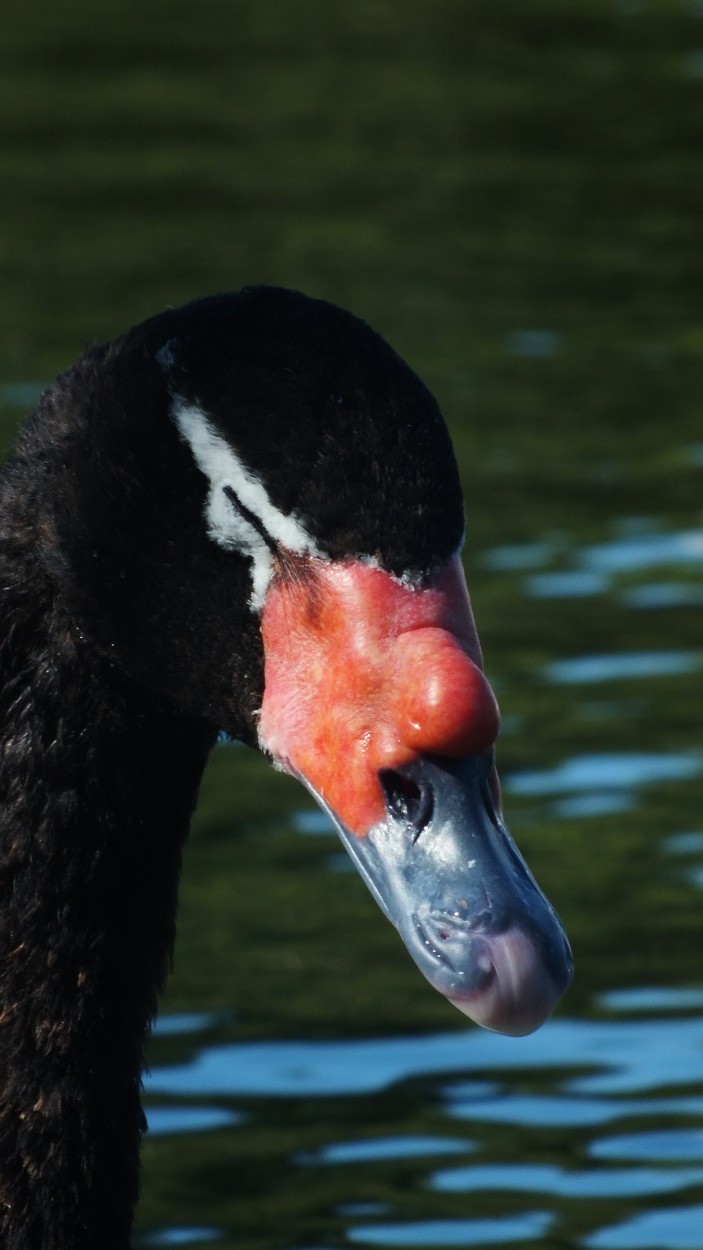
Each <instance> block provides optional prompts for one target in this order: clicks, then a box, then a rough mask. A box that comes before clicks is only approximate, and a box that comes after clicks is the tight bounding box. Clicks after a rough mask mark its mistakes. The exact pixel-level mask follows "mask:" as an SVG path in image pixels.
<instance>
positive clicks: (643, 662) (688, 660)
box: [544, 651, 701, 685]
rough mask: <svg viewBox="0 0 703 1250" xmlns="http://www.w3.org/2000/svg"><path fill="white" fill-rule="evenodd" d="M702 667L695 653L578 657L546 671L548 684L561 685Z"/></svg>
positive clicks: (668, 674) (665, 674)
mask: <svg viewBox="0 0 703 1250" xmlns="http://www.w3.org/2000/svg"><path fill="white" fill-rule="evenodd" d="M700 666H701V656H700V655H699V654H698V652H696V651H629V652H623V653H621V654H619V655H579V656H575V657H574V658H573V659H570V660H555V661H554V662H553V663H551V664H547V665H546V667H545V668H544V675H545V677H546V678H547V680H548V681H552V682H555V683H557V684H559V685H568V684H572V683H577V684H579V683H581V682H587V683H589V684H590V683H591V682H596V681H624V680H630V679H639V678H640V677H671V676H675V675H676V674H678V673H692V672H695V670H696V669H697V668H700Z"/></svg>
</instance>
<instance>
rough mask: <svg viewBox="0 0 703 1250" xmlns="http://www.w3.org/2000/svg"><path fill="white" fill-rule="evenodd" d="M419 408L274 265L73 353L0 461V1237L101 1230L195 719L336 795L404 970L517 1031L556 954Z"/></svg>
mask: <svg viewBox="0 0 703 1250" xmlns="http://www.w3.org/2000/svg"><path fill="white" fill-rule="evenodd" d="M462 533H463V509H462V500H461V493H460V487H459V477H458V473H457V468H456V464H455V460H454V456H453V452H452V448H451V444H450V441H449V436H448V434H447V431H446V428H445V426H444V423H443V420H442V417H441V415H440V412H439V410H438V407H437V405H436V403H435V401H434V399H433V398H432V396H431V395H430V393H429V392H428V391H427V389H426V388H425V387H424V385H423V384H422V382H420V380H419V379H418V378H417V377H416V376H415V375H414V374H413V373H412V371H411V370H410V369H409V368H408V367H407V365H405V364H404V362H403V361H402V360H401V359H400V358H399V357H398V356H397V355H396V354H395V353H394V352H393V351H392V350H391V348H390V347H389V346H388V345H387V344H386V343H385V342H384V341H383V340H382V339H381V338H380V337H379V336H378V335H377V334H375V333H374V332H373V331H372V330H371V329H370V328H369V327H368V326H366V325H365V324H364V323H363V322H361V321H359V320H357V319H356V318H355V317H353V316H351V315H350V314H348V313H346V312H343V311H342V310H340V309H338V308H336V307H334V306H333V305H330V304H327V303H324V302H322V301H319V300H312V299H309V298H306V297H305V296H303V295H300V294H298V293H295V292H291V291H285V290H280V289H276V288H268V287H252V288H245V289H243V290H242V291H240V292H237V293H233V294H224V295H217V296H213V297H211V298H207V299H202V300H197V301H195V302H193V303H191V304H188V305H186V306H185V307H183V308H177V309H173V310H169V311H166V312H163V313H161V314H160V315H158V316H156V317H153V318H152V319H150V320H148V321H146V322H144V323H143V324H141V325H139V326H137V327H136V328H134V329H132V330H131V331H130V332H129V333H128V334H126V335H125V336H124V337H123V338H120V339H118V340H116V341H115V342H113V343H109V344H107V345H106V346H100V347H91V348H89V349H88V350H87V351H86V352H85V354H84V355H83V357H82V358H81V359H80V360H79V361H78V363H77V364H76V365H75V366H74V367H73V368H72V369H71V370H69V371H68V372H67V373H65V374H64V375H62V376H61V377H60V378H59V379H58V380H57V381H56V382H55V383H54V385H53V386H52V387H50V388H49V390H47V391H46V393H45V394H44V395H43V397H42V399H41V401H40V403H39V406H38V409H37V411H36V412H35V413H34V414H33V416H32V417H30V418H29V420H28V421H27V423H26V425H25V427H24V429H23V431H22V433H21V435H20V438H19V440H18V443H17V446H16V448H15V450H14V452H13V453H12V455H11V457H10V459H9V461H8V462H7V464H6V466H5V468H4V470H3V471H2V475H1V476H0V613H1V618H0V708H1V714H2V737H1V742H0V835H1V839H2V848H1V851H0V1245H1V1246H2V1247H3V1250H125V1247H127V1246H128V1245H129V1241H130V1228H131V1222H132V1213H133V1207H134V1202H135V1199H136V1194H137V1187H138V1167H139V1162H138V1151H139V1139H140V1134H141V1132H142V1112H141V1107H140V1071H141V1064H142V1052H143V1046H144V1041H145V1037H146V1035H147V1033H148V1030H149V1027H150V1022H151V1020H152V1019H153V1016H154V1013H155V1010H156V1000H157V995H158V993H159V990H160V988H161V987H162V985H163V981H164V978H165V975H166V971H167V967H168V962H169V954H170V951H171V947H172V943H173V938H174V916H175V906H176V890H177V882H178V873H179V864H180V856H181V847H182V843H183V839H184V838H185V836H186V832H187V829H188V824H189V820H190V816H191V813H192V811H193V807H194V805H195V802H196V797H197V791H198V784H199V781H200V777H201V773H202V770H203V766H204V764H205V761H206V758H207V755H208V752H209V751H210V749H211V747H212V746H213V743H214V742H215V740H216V737H217V735H218V732H219V731H222V730H224V731H226V732H227V733H228V734H229V735H231V736H233V737H236V738H238V739H240V740H242V741H244V742H246V743H249V744H250V745H251V746H254V747H258V748H260V749H262V750H263V751H265V752H266V753H267V754H268V755H269V756H270V757H271V758H272V759H273V761H274V762H275V763H277V764H278V765H279V766H280V767H282V768H284V769H287V770H288V771H289V772H291V773H293V774H295V775H297V776H298V777H299V778H300V779H301V781H302V782H303V783H304V784H305V785H306V786H307V787H308V788H309V789H310V791H311V792H312V793H313V794H314V795H315V797H316V798H317V800H318V801H319V802H320V803H321V804H322V806H323V807H324V808H325V809H326V810H327V811H328V812H329V813H330V816H331V817H332V819H333V821H334V822H335V824H336V826H337V828H338V829H339V832H340V834H341V836H342V838H343V840H344V842H345V844H346V846H347V848H348V850H349V851H350V853H351V855H352V857H353V859H354V861H355V862H356V864H357V866H358V868H359V869H360V871H361V873H362V875H363V876H364V878H365V880H366V882H367V884H368V885H369V887H370V889H371V891H372V893H373V894H374V896H375V897H376V899H377V901H378V902H379V903H380V905H381V907H382V908H383V910H384V911H385V912H386V914H387V915H388V916H389V917H390V919H391V920H392V922H393V923H394V924H395V925H396V926H397V928H398V929H399V931H400V933H401V935H402V936H403V938H404V940H405V942H406V943H407V945H408V947H409V949H410V952H411V954H412V956H413V958H414V959H415V960H416V962H417V963H418V965H419V967H420V968H421V970H422V971H423V972H424V973H425V975H426V976H427V977H428V978H429V980H430V981H431V982H432V983H433V984H434V985H435V986H436V987H437V988H438V989H439V990H440V991H441V992H442V993H443V994H445V995H446V996H447V997H448V998H449V999H451V1000H452V1001H454V1002H456V1003H457V1005H458V1006H460V1007H461V1008H462V1010H464V1011H466V1013H467V1014H468V1015H470V1016H471V1017H472V1018H473V1019H475V1020H476V1021H478V1022H479V1023H482V1024H484V1025H486V1026H488V1027H489V1028H493V1029H497V1030H500V1031H504V1032H508V1033H516V1034H517V1033H524V1032H529V1031H530V1030H531V1029H533V1028H536V1027H537V1026H538V1024H540V1023H541V1022H542V1020H543V1019H544V1018H545V1017H546V1016H547V1015H548V1014H549V1012H550V1011H551V1009H552V1008H553V1006H554V1004H555V1003H556V1001H557V1000H558V998H559V997H560V995H561V994H562V992H563V991H564V990H565V988H566V986H567V984H568V981H569V979H570V975H571V960H570V953H569V948H568V944H567V942H566V939H565V937H564V935H563V932H562V929H561V926H560V924H559V922H558V920H557V918H556V916H555V914H554V912H553V911H552V909H551V908H550V906H549V904H548V903H547V902H546V900H545V899H544V897H543V895H542V894H541V893H540V891H539V889H538V887H537V886H536V884H535V882H534V880H533V879H532V877H531V876H530V874H529V872H528V870H527V868H526V867H525V865H524V863H523V861H522V860H521V858H520V856H519V854H518V852H517V850H516V849H515V847H514V846H513V844H512V842H511V840H510V838H509V835H508V833H507V831H506V829H505V827H504V825H503V822H502V816H501V813H500V798H499V789H498V782H497V776H496V773H495V767H494V763H493V744H494V740H495V737H496V734H497V730H498V715H497V709H496V705H495V700H494V698H493V695H492V693H491V690H490V687H489V686H488V684H487V682H486V679H485V678H484V676H483V672H482V664H481V654H480V650H479V643H478V638H477V635H476V630H475V627H474V623H473V618H472V615H471V609H470V605H469V599H468V595H467V591H466V585H465V582H464V578H463V573H462V570H461V565H460V563H459V558H458V554H457V552H458V550H459V547H460V544H461V540H462Z"/></svg>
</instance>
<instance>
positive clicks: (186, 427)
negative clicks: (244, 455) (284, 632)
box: [171, 396, 323, 610]
mask: <svg viewBox="0 0 703 1250" xmlns="http://www.w3.org/2000/svg"><path fill="white" fill-rule="evenodd" d="M171 412H172V415H173V419H174V421H175V422H176V425H177V426H178V429H179V431H180V434H181V437H182V438H183V439H184V441H185V442H186V443H187V444H188V446H189V447H190V449H191V451H192V453H193V457H194V459H195V462H196V464H197V466H198V468H199V469H200V470H201V471H202V472H203V473H204V474H205V476H206V477H207V478H208V480H209V482H210V491H209V494H208V499H207V504H206V506H205V519H206V522H207V528H208V533H209V535H210V537H211V538H212V539H213V540H214V541H215V542H216V543H219V545H220V546H221V547H225V548H228V549H230V550H236V551H241V552H242V553H243V554H244V555H246V556H250V557H251V560H252V583H253V585H252V594H251V598H250V600H249V602H250V606H251V607H252V608H254V609H256V610H260V609H261V607H262V606H263V602H264V597H265V595H266V591H267V589H268V585H269V582H270V580H271V574H272V572H273V557H272V554H271V551H270V549H269V547H268V545H267V544H266V542H265V540H264V539H263V538H262V536H261V534H259V533H258V531H257V530H256V529H255V527H254V526H253V525H251V523H250V522H249V521H247V519H246V517H244V516H242V514H241V513H240V512H239V510H238V509H237V508H236V506H235V505H234V504H233V503H231V502H230V500H229V499H228V498H227V496H226V495H225V493H224V491H225V487H226V486H228V487H230V489H231V490H232V491H233V492H234V494H235V495H236V496H237V499H239V500H240V501H241V503H242V504H243V505H244V507H245V508H247V509H248V510H249V512H252V513H253V514H254V516H255V517H256V518H257V520H258V521H260V522H261V525H262V527H263V529H264V530H265V531H266V533H267V534H268V535H269V536H270V538H271V539H272V540H273V542H274V543H276V544H278V545H280V546H281V547H285V548H287V550H288V551H294V552H296V553H297V554H298V555H310V556H317V557H318V558H323V554H322V552H321V551H320V550H319V549H318V547H317V545H316V543H315V541H314V539H313V538H311V536H310V535H309V534H308V532H307V530H306V529H305V526H304V525H303V523H302V522H301V521H299V520H298V518H297V517H296V516H294V515H293V514H292V513H290V514H289V515H288V516H286V515H285V514H284V513H282V512H279V510H278V508H276V507H274V505H273V504H272V503H271V500H270V499H269V496H268V492H267V490H266V487H265V486H264V485H263V483H262V482H261V481H259V479H258V478H257V477H256V475H255V474H254V473H253V472H252V471H251V469H249V468H247V466H246V465H245V464H244V463H243V462H242V461H241V460H240V458H239V456H238V455H237V453H236V452H235V451H234V450H233V448H232V447H231V446H230V444H229V443H228V442H227V441H226V439H224V438H223V437H222V435H221V434H220V433H218V431H217V430H216V429H215V428H214V427H213V425H212V424H211V422H210V421H209V420H208V418H207V415H206V414H205V413H204V412H203V411H202V409H201V408H197V407H196V406H195V405H194V404H188V403H186V401H185V400H184V399H181V398H180V397H179V396H174V399H173V406H172V409H171Z"/></svg>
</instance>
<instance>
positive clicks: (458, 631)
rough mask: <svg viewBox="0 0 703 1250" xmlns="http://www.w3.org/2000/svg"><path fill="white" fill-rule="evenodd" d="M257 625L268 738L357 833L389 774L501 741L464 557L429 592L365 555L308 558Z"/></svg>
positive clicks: (369, 818)
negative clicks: (383, 774) (340, 559)
mask: <svg viewBox="0 0 703 1250" xmlns="http://www.w3.org/2000/svg"><path fill="white" fill-rule="evenodd" d="M261 631H262V635H263V641H264V653H265V676H264V683H265V684H264V698H263V704H262V708H261V718H260V722H259V737H260V740H261V743H262V745H263V746H264V748H265V749H266V750H267V751H269V752H270V753H271V755H273V757H274V758H275V759H277V760H278V761H279V762H280V763H281V764H282V765H283V766H284V767H285V768H286V769H288V770H289V771H291V772H295V773H297V774H299V775H300V776H302V777H303V778H304V779H305V780H306V781H307V783H308V784H309V785H310V786H311V787H312V788H313V789H314V790H315V792H316V793H317V794H318V796H319V797H320V798H321V799H322V800H323V801H324V802H325V803H326V804H327V805H328V806H329V807H330V808H332V810H333V811H334V812H335V814H336V815H337V817H338V819H340V820H341V821H342V822H343V824H344V825H345V826H346V827H347V829H349V830H350V831H351V832H353V833H354V834H356V835H358V836H359V837H363V835H364V834H365V833H366V832H367V830H368V829H370V828H371V827H372V826H373V825H375V824H377V823H378V822H379V821H381V820H382V819H383V818H384V814H385V805H384V800H383V791H382V788H381V785H380V782H379V776H378V774H379V771H380V770H381V769H393V768H400V767H402V766H403V765H405V764H408V763H410V762H411V761H412V760H413V759H415V758H416V757H417V756H420V755H428V754H432V755H442V756H450V757H454V758H461V757H465V756H468V755H476V754H479V753H481V752H485V751H487V750H489V748H490V747H491V746H492V744H493V742H494V741H495V738H496V735H497V733H498V724H499V715H498V707H497V704H496V701H495V698H494V695H493V692H492V690H491V688H490V686H489V685H488V682H487V681H486V679H485V677H484V675H483V672H482V667H481V665H482V661H481V649H480V646H479V641H478V635H477V633H476V627H475V625H474V620H473V616H472V613H471V604H470V601H469V594H468V590H467V588H466V581H465V578H464V572H463V569H462V566H461V562H460V560H459V557H458V556H455V557H454V558H453V559H452V560H450V561H449V563H448V564H446V565H445V566H444V567H443V568H442V569H441V570H440V571H439V572H438V573H437V574H436V575H435V576H433V577H432V578H430V579H429V581H428V583H427V584H425V585H423V587H422V588H421V589H413V588H412V587H411V586H409V585H405V584H402V583H401V582H399V581H397V580H395V579H394V578H392V577H391V576H390V575H389V574H388V573H385V572H383V571H382V570H380V569H377V568H372V567H370V566H369V565H365V564H362V563H361V562H360V561H358V560H350V561H348V562H346V563H344V564H339V563H332V562H328V561H324V560H306V562H305V567H304V572H303V576H302V577H301V578H300V579H296V577H295V576H294V573H293V575H288V576H287V575H286V574H285V573H284V574H282V575H281V576H280V577H279V579H278V580H277V581H276V582H274V584H272V586H271V587H270V589H269V591H268V593H267V596H266V601H265V604H264V610H263V614H262V621H261Z"/></svg>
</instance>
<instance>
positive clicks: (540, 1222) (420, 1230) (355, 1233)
mask: <svg viewBox="0 0 703 1250" xmlns="http://www.w3.org/2000/svg"><path fill="white" fill-rule="evenodd" d="M552 1223H553V1216H552V1215H550V1213H549V1212H548V1211H526V1212H525V1213H524V1214H521V1215H513V1216H508V1217H505V1218H502V1219H501V1218H498V1219H491V1220H417V1221H416V1222H414V1223H412V1224H367V1225H365V1226H362V1227H360V1228H350V1229H349V1230H348V1232H347V1237H348V1238H349V1240H350V1241H353V1242H355V1243H356V1244H358V1245H365V1246H408V1247H409V1246H476V1245H480V1244H482V1243H483V1244H484V1245H497V1244H500V1243H501V1242H505V1241H507V1242H510V1241H531V1240H532V1239H533V1238H534V1237H541V1236H543V1234H544V1233H546V1232H547V1231H548V1229H549V1227H550V1225H551V1224H552Z"/></svg>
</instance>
